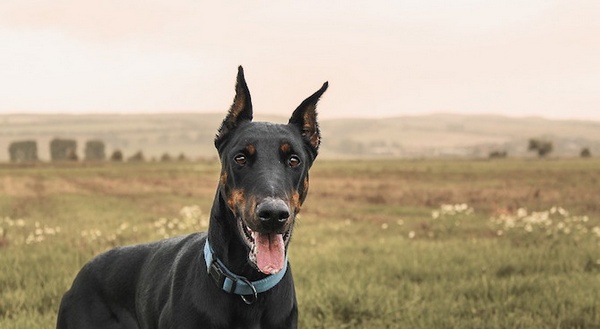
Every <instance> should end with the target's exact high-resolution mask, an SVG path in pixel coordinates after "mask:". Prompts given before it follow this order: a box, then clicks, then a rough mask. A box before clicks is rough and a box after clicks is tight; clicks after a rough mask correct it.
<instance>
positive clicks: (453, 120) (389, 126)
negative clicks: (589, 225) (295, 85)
mask: <svg viewBox="0 0 600 329" xmlns="http://www.w3.org/2000/svg"><path fill="white" fill-rule="evenodd" d="M222 119H223V114H189V113H188V114H127V115H118V114H85V115H66V114H52V115H21V114H11V115H0V161H7V160H8V145H9V144H10V143H11V142H13V141H19V140H36V141H37V143H38V156H39V157H40V158H41V159H42V160H48V159H49V147H48V144H49V141H50V140H51V139H52V138H54V137H63V138H74V139H76V140H77V141H78V147H79V150H78V154H79V155H80V156H81V155H82V154H83V146H84V144H85V141H86V140H89V139H100V140H103V141H104V142H105V143H106V145H107V153H108V154H110V153H112V151H113V150H115V149H120V150H121V151H123V153H124V155H125V157H128V156H130V155H132V154H133V153H135V152H137V151H142V152H143V153H144V155H145V156H146V158H148V159H150V158H152V157H154V158H160V156H161V155H163V154H164V153H169V154H170V155H171V156H177V155H179V154H181V153H184V154H185V155H186V156H187V157H190V158H199V157H202V158H214V157H216V151H215V149H214V147H213V144H212V141H213V138H214V135H215V133H216V131H217V128H218V127H219V124H220V123H221V120H222ZM258 120H263V121H271V120H272V121H276V122H282V123H284V122H286V119H285V118H283V117H281V118H279V117H262V118H258ZM321 130H322V134H323V143H322V149H321V155H320V156H321V157H324V158H340V157H344V158H357V157H409V158H414V157H487V156H488V155H489V153H490V152H492V151H506V152H507V153H508V156H517V157H524V156H533V154H532V153H531V152H528V151H527V143H528V140H529V139H530V138H543V139H547V140H550V141H552V142H553V143H554V151H553V152H552V154H551V156H564V157H573V156H578V155H579V152H580V151H581V149H582V148H584V147H587V148H589V149H590V151H591V153H592V155H593V156H594V155H598V154H600V122H594V121H590V122H587V121H560V120H546V119H541V118H533V117H532V118H510V117H503V116H491V115H455V114H435V115H426V116H406V117H395V118H385V119H334V120H322V121H321Z"/></svg>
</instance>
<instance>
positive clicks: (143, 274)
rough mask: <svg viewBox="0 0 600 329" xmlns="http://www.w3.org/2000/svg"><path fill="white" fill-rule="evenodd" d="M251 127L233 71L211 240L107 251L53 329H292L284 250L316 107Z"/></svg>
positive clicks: (83, 275) (298, 202) (307, 103)
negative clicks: (233, 90)
mask: <svg viewBox="0 0 600 329" xmlns="http://www.w3.org/2000/svg"><path fill="white" fill-rule="evenodd" d="M326 89H327V83H325V84H323V87H321V89H319V90H318V91H317V92H316V93H314V94H313V95H312V96H310V97H308V98H307V99H306V100H304V101H303V102H302V104H300V106H299V107H298V108H297V109H296V110H295V111H294V113H293V114H292V117H291V118H290V120H289V123H288V124H285V125H284V124H273V123H266V122H252V103H251V100H250V92H249V91H248V87H247V85H246V81H245V79H244V72H243V70H242V67H241V66H240V67H239V70H238V75H237V84H236V95H235V98H234V101H233V105H232V106H231V109H230V110H229V113H228V114H227V116H226V117H225V119H224V120H223V123H222V125H221V127H220V128H219V131H218V134H217V136H216V138H215V146H216V147H217V149H218V151H219V156H220V159H221V165H222V169H221V177H220V181H219V185H218V188H217V193H216V196H215V201H214V203H213V207H212V210H211V214H210V224H209V229H208V232H206V233H195V234H191V235H188V236H182V237H176V238H171V239H166V240H163V241H158V242H154V243H149V244H143V245H134V246H128V247H121V248H116V249H113V250H110V251H108V252H106V253H104V254H102V255H100V256H97V257H96V258H94V259H93V260H92V261H91V262H89V263H88V264H87V265H85V266H84V267H83V269H82V270H81V271H80V272H79V274H78V275H77V277H76V278H75V281H74V282H73V286H72V287H71V289H70V290H69V291H68V292H67V293H66V294H65V296H64V297H63V299H62V302H61V305H60V310H59V313H58V324H57V328H69V329H84V328H178V329H182V328H194V329H198V328H296V327H297V319H298V311H297V303H296V295H295V290H294V283H293V280H292V272H291V269H290V268H289V266H288V262H287V256H286V255H287V248H288V244H289V242H290V239H291V236H292V230H293V228H294V222H295V218H296V215H297V214H298V212H299V211H300V207H301V206H302V203H303V201H304V199H305V198H306V194H307V191H308V170H309V168H310V167H311V165H312V163H313V161H314V160H315V157H316V156H317V150H318V148H319V143H320V133H319V127H318V124H317V113H316V105H317V102H318V100H319V97H321V95H322V94H323V93H324V92H325V90H326Z"/></svg>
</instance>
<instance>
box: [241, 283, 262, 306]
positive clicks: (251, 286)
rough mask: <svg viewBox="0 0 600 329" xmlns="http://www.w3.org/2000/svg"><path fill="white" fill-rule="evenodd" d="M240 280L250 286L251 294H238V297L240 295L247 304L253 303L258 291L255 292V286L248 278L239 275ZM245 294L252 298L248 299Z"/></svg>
mask: <svg viewBox="0 0 600 329" xmlns="http://www.w3.org/2000/svg"><path fill="white" fill-rule="evenodd" d="M240 280H241V281H243V282H244V283H245V284H247V285H248V286H250V288H251V289H252V295H240V297H242V300H243V301H244V303H246V304H247V305H251V304H254V302H255V301H256V300H257V299H258V293H257V292H256V288H255V287H254V285H253V284H252V282H250V280H248V279H246V278H245V277H240ZM247 296H252V299H249V298H248V297H247Z"/></svg>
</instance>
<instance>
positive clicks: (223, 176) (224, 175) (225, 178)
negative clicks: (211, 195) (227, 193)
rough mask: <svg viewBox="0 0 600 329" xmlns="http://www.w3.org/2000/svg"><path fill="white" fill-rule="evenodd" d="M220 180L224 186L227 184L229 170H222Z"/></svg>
mask: <svg viewBox="0 0 600 329" xmlns="http://www.w3.org/2000/svg"><path fill="white" fill-rule="evenodd" d="M219 182H221V185H222V186H225V185H227V172H225V171H224V172H222V173H221V179H219Z"/></svg>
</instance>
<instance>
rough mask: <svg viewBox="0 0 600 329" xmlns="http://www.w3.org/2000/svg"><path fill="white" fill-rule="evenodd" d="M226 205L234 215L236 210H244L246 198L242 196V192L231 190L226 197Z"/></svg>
mask: <svg viewBox="0 0 600 329" xmlns="http://www.w3.org/2000/svg"><path fill="white" fill-rule="evenodd" d="M227 205H228V206H229V209H231V211H233V212H234V213H236V208H238V209H244V206H245V205H246V196H245V195H244V190H241V189H234V190H232V191H231V193H230V194H229V195H228V196H227Z"/></svg>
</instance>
